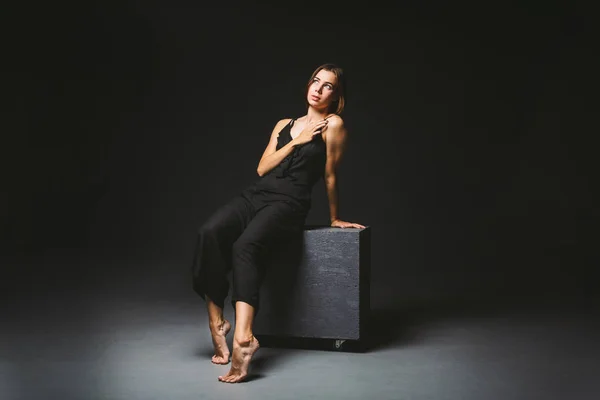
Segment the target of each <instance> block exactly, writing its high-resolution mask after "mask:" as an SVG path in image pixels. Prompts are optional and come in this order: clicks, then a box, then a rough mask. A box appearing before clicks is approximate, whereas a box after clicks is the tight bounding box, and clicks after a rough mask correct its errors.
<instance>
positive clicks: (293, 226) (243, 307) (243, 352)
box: [219, 202, 305, 383]
mask: <svg viewBox="0 0 600 400" xmlns="http://www.w3.org/2000/svg"><path fill="white" fill-rule="evenodd" d="M304 220H305V216H304V215H303V214H299V213H298V212H297V211H295V209H294V208H293V207H292V206H290V205H288V204H286V203H283V202H278V203H272V204H269V205H267V206H265V207H264V208H262V209H261V210H259V211H258V212H257V214H256V215H255V217H254V218H253V219H252V221H251V222H250V223H249V224H248V226H247V227H246V229H245V230H244V232H243V233H242V234H241V235H240V237H239V238H238V239H237V240H236V242H235V243H234V245H233V249H232V251H233V256H232V262H233V294H232V297H231V301H232V303H233V304H234V307H235V332H234V337H233V357H232V362H231V369H230V371H229V373H227V375H225V376H220V377H219V380H221V381H223V382H230V383H235V382H240V381H242V380H244V379H245V378H246V376H247V375H248V367H249V364H250V360H251V358H252V355H253V354H254V353H255V352H256V350H258V348H259V343H258V340H257V339H256V338H255V337H254V334H253V333H252V324H253V321H254V317H255V315H256V313H257V312H258V309H259V290H260V285H261V283H262V280H263V278H264V274H265V270H264V261H265V256H266V255H267V254H268V251H269V250H270V249H272V248H273V247H274V246H276V245H277V244H278V243H279V242H280V241H282V240H286V239H288V238H289V237H290V236H291V235H293V234H295V233H299V232H301V231H302V227H303V225H304Z"/></svg>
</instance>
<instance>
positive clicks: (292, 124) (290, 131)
mask: <svg viewBox="0 0 600 400" xmlns="http://www.w3.org/2000/svg"><path fill="white" fill-rule="evenodd" d="M295 123H296V118H292V121H291V122H290V125H289V126H290V129H288V135H289V136H290V139H292V140H294V139H296V138H295V137H293V136H292V127H293V126H294V124H295ZM296 137H298V136H296Z"/></svg>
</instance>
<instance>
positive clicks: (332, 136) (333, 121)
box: [323, 114, 347, 144]
mask: <svg viewBox="0 0 600 400" xmlns="http://www.w3.org/2000/svg"><path fill="white" fill-rule="evenodd" d="M327 121H329V122H328V123H327V129H325V130H324V131H323V140H325V143H330V144H334V143H338V144H341V143H343V142H344V141H345V138H346V135H347V131H346V128H345V127H344V120H343V119H342V117H340V116H339V115H337V114H332V115H330V116H328V117H327Z"/></svg>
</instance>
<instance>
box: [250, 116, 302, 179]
mask: <svg viewBox="0 0 600 400" xmlns="http://www.w3.org/2000/svg"><path fill="white" fill-rule="evenodd" d="M289 122H290V119H282V120H281V121H279V122H277V124H276V125H275V128H273V132H271V139H270V140H269V144H268V145H267V148H266V149H265V151H264V152H263V155H262V157H261V158H260V161H259V163H258V168H256V172H258V175H259V176H263V175H265V174H266V173H267V172H269V171H270V170H272V169H273V168H275V167H276V166H277V165H279V163H281V161H283V159H284V158H286V157H287V156H288V155H289V154H290V153H291V152H292V151H293V150H294V147H295V146H296V143H295V142H294V141H293V140H290V141H289V142H288V143H287V144H286V145H285V146H283V147H282V148H281V149H279V150H277V136H279V135H278V134H279V132H280V131H281V130H282V129H283V127H284V126H285V125H286V124H288V123H289Z"/></svg>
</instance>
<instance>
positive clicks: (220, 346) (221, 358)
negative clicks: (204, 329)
mask: <svg viewBox="0 0 600 400" xmlns="http://www.w3.org/2000/svg"><path fill="white" fill-rule="evenodd" d="M230 329H231V324H230V323H229V321H227V320H226V319H225V320H223V323H222V324H220V325H216V326H214V327H213V326H211V327H210V335H211V336H212V342H213V345H214V346H215V355H214V356H212V359H211V361H212V362H213V363H214V364H228V363H229V347H227V341H226V339H225V336H227V334H228V333H229V330H230Z"/></svg>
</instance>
